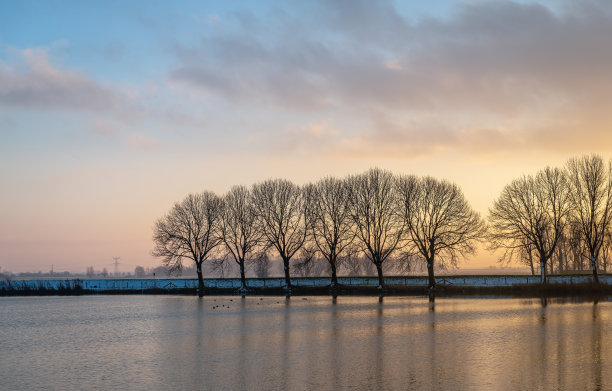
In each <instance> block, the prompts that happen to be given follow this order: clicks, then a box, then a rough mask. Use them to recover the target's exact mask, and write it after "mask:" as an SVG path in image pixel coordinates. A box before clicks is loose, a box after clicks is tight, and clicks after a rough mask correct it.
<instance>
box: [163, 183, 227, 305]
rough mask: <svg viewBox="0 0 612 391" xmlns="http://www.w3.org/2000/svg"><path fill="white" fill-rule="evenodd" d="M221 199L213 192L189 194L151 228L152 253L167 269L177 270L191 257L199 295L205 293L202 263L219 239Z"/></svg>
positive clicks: (219, 241)
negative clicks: (160, 259)
mask: <svg viewBox="0 0 612 391" xmlns="http://www.w3.org/2000/svg"><path fill="white" fill-rule="evenodd" d="M221 213H222V202H221V199H220V198H219V197H218V196H217V195H215V194H214V193H212V192H209V191H205V192H203V193H200V194H189V195H188V196H187V197H186V198H185V199H184V200H183V201H181V202H179V203H176V204H175V205H174V207H173V208H172V209H171V210H170V212H169V213H168V214H167V215H166V216H164V217H162V218H161V219H159V220H157V222H156V223H155V227H154V229H153V242H154V243H155V248H154V250H153V255H154V256H156V257H161V258H162V263H163V265H164V266H165V267H166V269H167V270H168V271H169V272H173V271H180V270H182V268H183V260H184V259H190V260H192V261H193V262H194V263H195V265H196V272H197V274H198V295H199V296H200V297H201V296H203V295H204V279H203V277H202V263H203V262H204V261H206V260H207V259H208V258H209V256H210V255H211V252H212V251H213V249H215V248H216V247H217V246H218V245H219V244H220V243H221V238H220V237H219V224H220V222H221V221H220V220H221Z"/></svg>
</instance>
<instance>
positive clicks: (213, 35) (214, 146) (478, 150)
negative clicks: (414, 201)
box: [0, 0, 612, 272]
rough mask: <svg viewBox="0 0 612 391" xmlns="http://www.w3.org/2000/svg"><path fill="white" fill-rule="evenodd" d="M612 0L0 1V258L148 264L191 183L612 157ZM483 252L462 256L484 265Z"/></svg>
mask: <svg viewBox="0 0 612 391" xmlns="http://www.w3.org/2000/svg"><path fill="white" fill-rule="evenodd" d="M610 37H612V2H609V1H606V0H581V1H565V0H550V1H527V0H525V1H507V0H491V1H478V0H469V1H468V0H465V1H461V0H455V1H451V0H438V1H427V2H412V1H410V2H409V1H405V2H402V1H390V0H389V1H386V0H337V1H333V0H330V1H317V0H313V1H302V2H298V1H291V2H289V1H180V0H177V1H173V2H161V1H160V2H157V1H150V0H148V1H124V0H121V1H119V0H117V1H114V0H105V1H87V2H83V1H77V0H75V1H71V0H62V1H54V0H47V1H28V0H22V1H12V0H4V1H2V2H0V271H3V270H8V271H13V272H19V271H38V270H42V271H48V270H50V268H51V265H54V270H56V271H58V270H69V271H77V272H79V271H80V272H83V271H85V268H86V267H87V266H94V268H95V269H96V270H98V269H102V268H103V267H107V268H108V269H109V270H111V269H112V265H111V264H112V263H113V259H112V257H115V256H120V257H121V260H120V263H121V265H120V267H119V269H120V270H123V271H133V270H134V267H135V266H136V265H142V266H145V267H152V266H157V265H159V264H160V261H159V260H158V259H155V258H154V257H152V256H151V250H152V248H153V242H152V239H151V237H152V228H153V225H154V223H155V220H156V219H158V218H160V217H162V216H163V215H164V214H165V213H166V212H167V211H168V210H169V209H170V208H171V207H172V205H173V204H174V203H175V202H177V201H180V200H181V199H183V198H184V197H185V196H186V195H187V194H189V193H194V192H200V191H203V190H211V191H214V192H216V193H218V194H223V193H224V192H226V191H227V190H229V189H230V188H231V186H233V185H237V184H243V185H251V184H253V183H256V182H259V181H262V180H265V179H269V178H277V177H281V178H286V179H290V180H292V181H294V182H296V183H298V184H303V183H307V182H311V181H316V180H318V179H320V178H322V177H324V176H328V175H332V176H339V177H343V176H345V175H349V174H355V173H359V172H362V171H365V170H367V169H368V168H370V167H374V166H376V167H381V168H384V169H388V170H391V171H393V172H394V173H397V174H417V175H432V176H434V177H437V178H440V179H448V180H450V181H452V182H455V183H457V184H458V185H459V186H460V187H461V188H462V189H463V191H464V193H465V195H466V197H467V199H468V200H469V201H470V203H471V204H472V205H473V207H474V208H475V209H476V210H477V211H478V212H480V213H481V214H482V216H483V217H486V215H487V211H488V208H489V207H490V206H491V205H492V203H493V201H494V200H495V198H496V197H497V196H498V195H499V193H500V192H501V190H502V188H503V187H504V186H505V185H506V184H508V183H509V182H510V181H511V180H512V179H514V178H517V177H520V176H521V175H524V174H533V173H535V172H537V171H538V170H539V169H542V168H544V167H545V166H547V165H551V166H560V165H562V164H564V162H565V161H567V159H569V158H571V157H574V156H579V155H581V154H585V153H598V154H601V155H602V156H603V157H604V158H606V159H608V158H610V157H612V156H611V155H612V154H611V152H612V132H611V127H610V125H612V99H611V98H612V77H611V76H612V74H611V70H612V45H610V42H609V41H610ZM496 260H497V256H496V255H495V254H492V253H490V252H488V251H486V250H482V251H480V252H479V253H478V254H477V255H476V256H474V257H472V258H470V259H466V260H464V261H462V262H461V264H460V265H461V267H463V268H478V267H487V266H489V265H495V264H496Z"/></svg>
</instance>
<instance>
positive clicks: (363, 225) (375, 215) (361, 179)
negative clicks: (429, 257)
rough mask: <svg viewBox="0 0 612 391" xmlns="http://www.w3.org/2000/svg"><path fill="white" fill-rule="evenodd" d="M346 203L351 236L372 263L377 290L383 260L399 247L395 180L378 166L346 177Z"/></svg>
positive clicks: (400, 231) (400, 227)
mask: <svg viewBox="0 0 612 391" xmlns="http://www.w3.org/2000/svg"><path fill="white" fill-rule="evenodd" d="M348 186H349V205H350V213H351V218H352V220H353V224H354V230H355V239H356V242H357V243H358V244H359V247H360V249H361V252H362V253H363V254H364V255H365V256H366V257H367V258H368V259H369V260H370V261H371V262H372V263H373V264H374V265H375V266H376V271H377V273H378V289H379V290H380V291H381V292H382V291H383V290H384V286H385V279H384V276H383V263H384V262H385V261H386V260H387V259H388V258H389V257H390V256H391V255H392V254H393V253H394V251H395V250H396V249H398V247H399V246H400V243H401V239H402V234H403V229H404V226H403V223H402V219H401V215H400V213H399V212H400V211H399V207H398V206H399V202H398V197H397V191H396V189H395V179H394V177H393V174H392V173H391V172H389V171H384V170H381V169H378V168H373V169H370V170H369V171H367V172H365V173H363V174H360V175H355V176H352V177H350V178H349V179H348Z"/></svg>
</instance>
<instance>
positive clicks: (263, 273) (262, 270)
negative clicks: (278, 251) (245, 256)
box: [253, 252, 272, 278]
mask: <svg viewBox="0 0 612 391" xmlns="http://www.w3.org/2000/svg"><path fill="white" fill-rule="evenodd" d="M253 262H254V264H255V275H256V276H257V277H258V278H265V277H268V275H269V274H270V267H271V266H272V264H271V262H270V258H269V257H268V254H266V253H265V252H261V253H260V254H259V256H258V257H257V258H255V259H254V260H253Z"/></svg>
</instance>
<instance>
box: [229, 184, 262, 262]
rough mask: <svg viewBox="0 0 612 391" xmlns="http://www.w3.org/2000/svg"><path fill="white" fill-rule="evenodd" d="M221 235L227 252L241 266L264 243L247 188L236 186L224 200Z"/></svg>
mask: <svg viewBox="0 0 612 391" xmlns="http://www.w3.org/2000/svg"><path fill="white" fill-rule="evenodd" d="M220 234H221V239H222V240H223V243H224V244H225V248H226V250H227V251H228V252H229V254H231V256H232V258H233V259H234V260H235V261H236V262H237V263H238V264H241V263H242V262H244V261H245V260H247V259H248V258H249V257H250V256H252V255H253V254H254V253H255V252H256V251H257V250H258V247H259V246H260V245H261V244H262V242H263V239H264V237H263V233H262V230H261V229H260V227H258V226H257V213H256V210H255V205H254V203H253V199H252V195H251V192H250V191H249V189H248V188H246V187H245V186H234V187H232V189H231V190H230V191H229V192H228V193H227V194H226V195H225V197H224V198H223V214H222V218H221V224H220Z"/></svg>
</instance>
